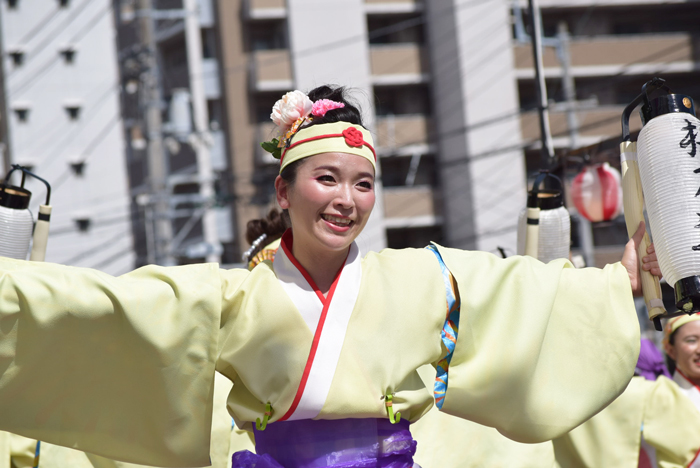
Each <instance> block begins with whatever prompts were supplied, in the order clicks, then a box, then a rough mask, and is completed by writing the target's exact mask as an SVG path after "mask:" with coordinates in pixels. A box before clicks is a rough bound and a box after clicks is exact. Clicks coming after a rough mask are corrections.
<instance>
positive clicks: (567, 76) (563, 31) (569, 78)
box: [557, 21, 595, 266]
mask: <svg viewBox="0 0 700 468" xmlns="http://www.w3.org/2000/svg"><path fill="white" fill-rule="evenodd" d="M557 39H558V44H557V55H558V57H559V62H560V63H561V68H562V85H563V88H564V100H565V101H566V122H567V124H568V127H569V140H570V147H571V149H572V150H573V149H576V148H578V146H579V135H578V118H577V116H576V85H575V83H574V77H573V75H572V74H571V52H570V49H569V45H570V43H571V40H570V36H569V29H568V28H567V26H566V23H565V22H564V21H561V22H560V23H559V24H558V25H557ZM578 236H579V240H580V242H581V255H582V256H583V259H584V260H585V262H586V266H595V258H594V256H593V249H594V246H593V229H592V227H591V222H590V221H588V220H587V219H586V218H584V217H583V216H581V214H579V215H578Z"/></svg>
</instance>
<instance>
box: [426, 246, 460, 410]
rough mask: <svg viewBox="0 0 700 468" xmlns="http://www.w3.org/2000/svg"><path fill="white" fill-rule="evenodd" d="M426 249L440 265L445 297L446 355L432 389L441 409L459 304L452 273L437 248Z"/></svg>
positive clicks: (444, 337) (443, 329) (457, 326)
mask: <svg viewBox="0 0 700 468" xmlns="http://www.w3.org/2000/svg"><path fill="white" fill-rule="evenodd" d="M426 248H427V249H428V250H430V251H431V252H433V253H434V254H435V256H436V257H437V259H438V263H440V270H441V271H442V279H443V281H444V282H445V293H446V295H447V318H446V319H445V324H444V325H443V326H442V331H440V338H441V339H442V344H443V345H445V348H446V349H447V353H446V355H445V356H444V357H443V358H442V359H440V361H438V365H437V375H436V376H435V387H434V389H433V393H434V395H435V405H436V406H437V407H438V409H442V405H443V404H444V403H445V395H446V394H447V378H448V371H449V368H450V361H452V355H454V352H455V346H456V345H457V335H458V334H459V312H460V302H459V299H458V298H457V295H456V294H455V291H454V289H453V287H452V273H450V270H449V269H448V268H447V265H445V262H444V261H443V259H442V256H441V255H440V252H438V249H437V247H435V246H434V245H429V246H428V247H426Z"/></svg>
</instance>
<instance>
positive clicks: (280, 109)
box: [260, 90, 345, 159]
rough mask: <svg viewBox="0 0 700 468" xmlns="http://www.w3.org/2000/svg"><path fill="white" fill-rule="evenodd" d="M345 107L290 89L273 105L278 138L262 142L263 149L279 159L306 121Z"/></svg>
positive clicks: (271, 115)
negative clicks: (315, 99)
mask: <svg viewBox="0 0 700 468" xmlns="http://www.w3.org/2000/svg"><path fill="white" fill-rule="evenodd" d="M343 107H345V104H344V103H342V102H336V101H331V100H330V99H319V100H318V101H316V102H312V101H311V99H309V96H307V95H306V94H304V93H303V92H302V91H299V90H295V91H290V92H288V93H287V94H285V95H284V96H282V99H280V100H279V101H277V102H276V103H275V105H274V106H272V114H270V118H271V119H272V121H273V122H274V124H275V125H276V126H277V132H276V133H277V135H278V137H277V138H273V139H272V140H270V141H264V142H262V143H260V146H261V147H262V149H264V150H265V151H267V152H268V153H271V154H272V156H274V157H275V158H277V159H280V158H281V157H282V148H283V147H284V146H285V145H287V144H289V141H290V140H291V138H292V137H293V136H294V134H295V133H296V132H297V131H298V130H299V129H300V128H301V126H302V125H303V124H304V123H305V122H310V121H311V120H313V118H314V116H315V117H323V116H324V115H326V112H328V111H329V110H333V109H341V108H343Z"/></svg>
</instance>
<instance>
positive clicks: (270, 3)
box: [243, 0, 287, 20]
mask: <svg viewBox="0 0 700 468" xmlns="http://www.w3.org/2000/svg"><path fill="white" fill-rule="evenodd" d="M243 8H244V10H243V11H245V13H246V16H247V17H248V19H253V20H257V19H279V18H286V17H287V2H286V1H285V0H245V4H244V6H243Z"/></svg>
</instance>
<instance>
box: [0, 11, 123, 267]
mask: <svg viewBox="0 0 700 468" xmlns="http://www.w3.org/2000/svg"><path fill="white" fill-rule="evenodd" d="M0 22H1V25H0V31H1V37H0V41H1V44H2V46H1V47H2V72H1V73H0V74H1V75H2V82H3V88H2V94H3V97H4V105H3V108H2V119H1V122H2V127H3V135H2V136H3V144H4V146H3V158H2V162H0V173H2V174H3V175H4V174H5V173H6V171H7V170H8V169H9V166H10V164H21V165H24V166H27V167H29V168H31V170H32V171H34V172H35V173H36V174H38V175H39V176H40V177H43V178H44V179H46V180H48V181H49V182H50V183H51V186H52V193H51V204H52V206H53V213H52V216H51V232H50V236H49V242H48V250H47V254H46V261H50V262H57V263H63V264H68V265H76V266H86V267H93V268H97V269H100V270H103V271H106V272H108V273H112V274H121V273H124V272H126V271H128V270H130V269H131V268H133V259H134V254H133V242H132V236H131V213H130V208H129V206H130V201H129V187H128V181H127V174H126V167H125V164H124V138H123V132H122V119H121V114H120V106H119V92H120V87H119V79H118V76H119V75H118V70H117V59H116V46H115V28H114V17H113V11H112V4H111V1H109V0H4V1H2V2H0ZM19 180H20V179H19V177H17V178H16V179H13V182H14V183H19ZM26 187H27V188H28V189H29V190H31V191H32V192H33V196H32V203H31V205H30V209H31V210H32V212H33V214H34V219H36V215H37V207H38V205H39V204H40V203H44V201H45V197H46V190H45V188H44V186H43V185H42V184H40V183H38V182H35V181H34V180H33V179H29V178H28V179H27V185H26Z"/></svg>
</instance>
